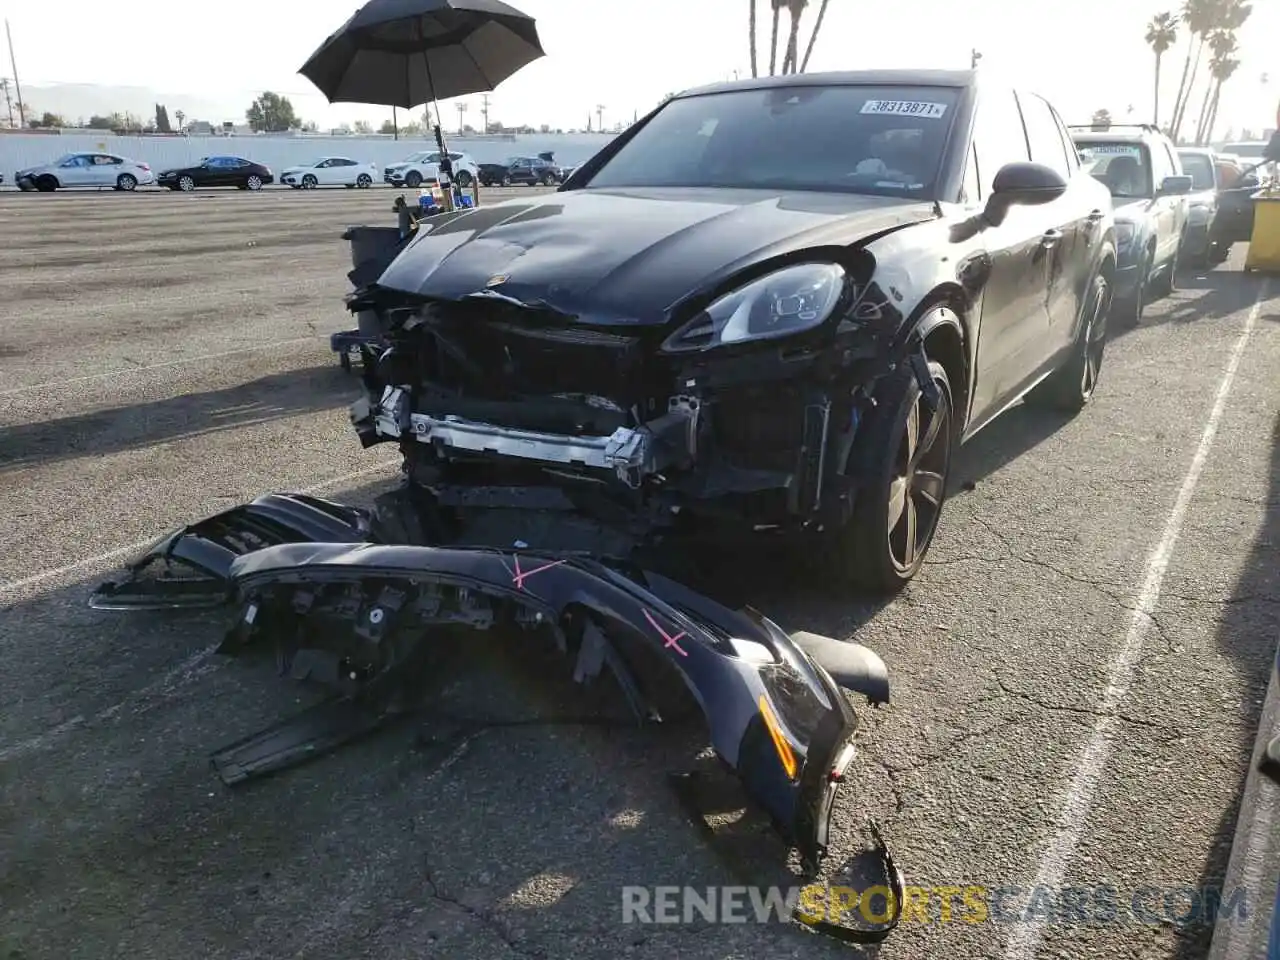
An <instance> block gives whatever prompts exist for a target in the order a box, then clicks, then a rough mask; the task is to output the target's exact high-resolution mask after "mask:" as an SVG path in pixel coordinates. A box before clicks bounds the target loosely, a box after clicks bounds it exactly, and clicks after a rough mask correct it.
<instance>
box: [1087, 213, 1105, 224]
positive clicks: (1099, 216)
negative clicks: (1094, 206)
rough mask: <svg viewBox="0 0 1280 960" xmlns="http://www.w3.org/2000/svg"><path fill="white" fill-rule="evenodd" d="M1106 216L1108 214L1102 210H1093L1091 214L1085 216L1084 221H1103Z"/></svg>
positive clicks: (1092, 222) (1089, 222) (1090, 222)
mask: <svg viewBox="0 0 1280 960" xmlns="http://www.w3.org/2000/svg"><path fill="white" fill-rule="evenodd" d="M1105 216H1106V214H1105V213H1103V212H1102V211H1101V210H1091V211H1090V212H1089V215H1088V216H1087V217H1085V218H1084V222H1085V223H1088V224H1094V223H1101V222H1102V218H1103V217H1105Z"/></svg>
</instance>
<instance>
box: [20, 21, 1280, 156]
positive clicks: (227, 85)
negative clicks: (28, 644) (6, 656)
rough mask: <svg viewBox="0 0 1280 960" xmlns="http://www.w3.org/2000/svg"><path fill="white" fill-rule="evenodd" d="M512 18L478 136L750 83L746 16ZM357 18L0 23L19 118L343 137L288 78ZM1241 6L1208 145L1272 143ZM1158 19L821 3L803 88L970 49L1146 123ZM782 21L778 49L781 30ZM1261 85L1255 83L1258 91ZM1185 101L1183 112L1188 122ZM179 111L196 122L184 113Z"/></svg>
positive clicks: (363, 116) (996, 66) (1069, 101)
mask: <svg viewBox="0 0 1280 960" xmlns="http://www.w3.org/2000/svg"><path fill="white" fill-rule="evenodd" d="M758 2H759V5H760V7H761V13H760V28H759V31H758V37H759V39H758V47H759V50H760V59H761V64H760V66H761V72H762V73H763V72H767V70H768V48H769V19H768V17H767V16H766V15H765V12H764V11H765V8H767V6H768V3H767V0H758ZM514 3H515V5H516V6H518V7H519V8H520V9H522V10H523V11H524V12H526V13H528V14H529V15H531V16H533V17H535V18H536V19H537V22H538V31H539V35H540V36H541V38H542V42H543V48H544V49H545V51H546V54H547V56H546V57H544V58H542V59H541V60H538V61H535V62H534V63H532V64H530V65H529V66H527V67H525V68H524V69H523V70H521V71H520V72H519V73H517V74H515V76H513V77H512V78H510V79H509V80H507V81H506V82H505V83H503V84H502V85H500V86H499V87H498V89H497V90H496V91H495V92H494V93H492V94H491V95H490V109H489V116H490V119H491V120H497V121H500V122H502V123H504V124H508V125H515V124H530V125H533V126H539V125H541V124H549V125H550V126H551V127H552V128H557V127H559V128H564V129H571V128H582V127H584V126H585V125H586V123H587V118H588V115H589V114H590V115H591V117H592V118H593V122H594V117H595V108H596V106H597V105H598V104H599V105H603V106H604V111H603V117H604V123H605V126H606V127H612V126H613V125H614V124H615V123H618V122H620V121H623V122H629V121H630V120H631V119H632V117H633V116H634V115H635V114H636V113H641V114H643V113H644V112H645V111H646V110H648V109H650V108H651V107H653V106H654V105H656V104H657V102H658V101H660V100H661V98H662V97H663V96H664V95H665V94H666V93H668V92H673V91H677V90H680V89H683V88H686V87H690V86H696V85H699V84H702V83H707V82H714V81H717V80H723V79H731V78H732V77H733V75H734V72H735V71H737V72H738V73H739V75H741V76H748V75H749V74H750V60H749V56H748V42H747V9H748V6H747V3H746V2H744V0H645V2H643V3H627V2H624V0H514ZM357 5H358V4H356V3H354V2H353V0H308V2H307V3H305V4H287V3H265V4H251V5H250V6H249V7H246V8H244V10H243V11H242V12H243V13H245V14H247V15H246V16H240V15H234V14H232V13H231V12H230V11H228V15H226V16H220V15H202V16H200V17H198V18H197V19H195V20H192V19H188V18H184V17H181V16H179V17H178V18H177V19H174V18H172V17H165V16H157V15H156V11H155V10H154V9H150V8H148V9H147V11H146V12H145V13H142V12H140V13H139V15H136V16H134V15H125V16H121V12H122V8H121V6H120V5H119V4H118V3H106V2H102V0H63V2H62V3H60V4H59V11H60V13H59V17H58V24H57V25H56V26H53V25H51V22H50V21H49V19H48V17H47V15H46V13H45V12H44V10H43V9H42V7H41V6H40V5H39V4H31V3H21V4H19V3H16V2H14V0H0V15H3V16H4V17H6V18H7V19H8V20H9V23H10V28H11V30H12V36H13V47H14V53H15V55H16V60H17V70H18V77H19V79H20V81H21V82H22V84H23V87H24V92H25V94H26V100H27V102H28V104H29V107H30V108H33V109H36V110H39V109H40V106H41V105H40V90H39V89H38V88H39V87H40V86H42V85H48V84H55V83H93V84H103V85H112V86H117V87H120V86H133V87H145V88H148V91H147V92H148V93H149V92H152V91H153V92H155V93H156V94H157V95H159V94H163V96H164V98H165V102H166V105H167V107H168V109H169V113H170V115H171V116H172V115H173V113H174V112H175V111H176V110H182V109H184V100H185V101H189V102H190V104H192V105H194V106H195V107H196V108H198V111H199V112H209V113H213V112H216V111H219V110H220V111H221V112H222V116H200V117H199V119H208V120H213V121H221V120H234V121H237V122H243V117H244V110H245V108H246V107H247V106H248V104H249V103H250V102H251V101H252V100H253V98H254V97H255V96H256V95H258V94H259V93H261V92H262V91H263V90H274V91H276V92H279V93H283V94H285V95H286V96H288V97H289V98H290V100H291V101H292V102H293V105H294V107H295V109H296V111H297V112H298V114H299V115H300V116H301V117H302V118H303V119H304V120H308V121H314V122H316V123H317V124H318V125H319V126H320V128H321V129H327V128H330V127H336V126H338V125H340V124H342V123H344V122H345V123H352V122H354V121H356V120H368V121H370V122H372V123H373V124H374V125H375V126H377V125H379V124H381V122H382V121H383V120H385V119H389V117H390V110H389V109H387V108H384V107H368V106H362V105H351V104H335V105H332V106H331V105H328V104H327V103H326V101H325V99H324V98H323V97H322V96H321V95H319V93H318V92H317V91H316V90H315V89H314V88H313V87H312V86H311V84H310V82H309V81H308V80H306V79H305V78H304V77H302V76H301V75H299V74H298V73H297V72H296V71H297V69H298V68H299V67H300V66H301V65H302V64H303V62H304V61H305V60H306V59H307V57H308V56H309V55H310V54H311V52H312V51H313V50H314V49H315V48H316V47H317V46H318V45H319V44H320V43H321V42H323V40H324V39H325V38H326V37H327V36H328V35H329V33H331V32H332V31H333V30H335V29H337V28H338V27H339V26H340V25H341V24H342V23H343V22H344V21H345V20H346V19H347V18H348V17H349V16H350V15H351V14H352V13H353V12H354V10H355V9H356V6H357ZM817 6H818V0H811V3H810V11H809V13H808V14H807V15H806V17H805V20H804V21H802V23H803V26H802V30H801V46H802V49H803V45H804V43H805V42H807V38H808V31H809V29H811V28H812V24H813V20H814V19H815V14H816V10H817ZM126 7H127V5H126ZM1253 7H1254V12H1253V16H1252V17H1251V19H1250V20H1249V22H1248V23H1247V24H1246V26H1245V28H1244V30H1243V31H1242V33H1241V38H1240V39H1241V51H1240V54H1239V56H1240V58H1241V60H1242V63H1241V66H1240V68H1239V70H1238V71H1237V73H1236V75H1235V77H1234V78H1233V79H1232V81H1231V82H1230V83H1228V84H1227V85H1226V87H1225V88H1224V90H1223V97H1222V104H1221V107H1220V109H1219V128H1220V131H1221V130H1225V129H1226V128H1229V127H1230V128H1236V129H1239V128H1240V127H1251V128H1254V129H1261V128H1270V127H1274V126H1276V112H1277V107H1278V106H1280V44H1277V43H1275V38H1277V37H1280V0H1253ZM1168 9H1176V4H1174V3H1173V2H1172V0H1071V2H1063V0H1033V2H1029V3H1011V2H1009V0H894V2H892V3H879V2H877V3H872V2H871V0H830V6H829V7H828V11H827V15H826V19H825V22H824V23H823V26H822V32H821V34H820V35H819V38H818V41H817V45H816V46H815V48H814V52H813V57H812V59H811V60H810V63H809V71H808V72H810V73H813V72H817V71H821V70H839V69H858V68H876V67H889V66H918V67H941V68H949V67H966V66H968V64H969V57H970V51H971V49H973V48H975V47H976V48H977V49H978V50H980V51H981V52H982V54H983V59H982V66H983V68H984V69H988V70H991V71H993V72H995V71H999V72H1001V73H1004V74H1007V75H1009V76H1011V77H1014V78H1019V79H1020V80H1021V81H1022V82H1023V83H1024V84H1025V85H1027V86H1030V87H1032V88H1034V89H1037V90H1038V91H1039V92H1041V93H1042V94H1044V95H1045V96H1046V97H1047V98H1049V99H1050V100H1051V101H1052V102H1053V103H1054V104H1055V105H1056V106H1057V107H1058V109H1059V111H1060V112H1061V113H1062V114H1063V115H1064V118H1065V119H1066V120H1067V122H1068V123H1084V122H1087V121H1088V119H1089V117H1090V116H1092V114H1093V112H1094V111H1095V110H1097V109H1100V108H1106V109H1108V110H1110V111H1111V113H1112V115H1113V116H1114V117H1115V118H1116V120H1124V119H1131V120H1134V121H1139V120H1149V119H1151V116H1152V99H1153V70H1152V63H1153V58H1152V55H1151V52H1150V49H1149V48H1148V47H1147V46H1146V44H1145V43H1144V41H1143V33H1144V28H1145V24H1146V22H1147V21H1148V20H1149V19H1150V17H1151V16H1152V15H1153V14H1155V13H1157V12H1159V11H1161V10H1168ZM209 12H210V11H208V10H206V14H208V13H209ZM782 22H783V31H784V33H783V40H782V41H780V46H781V45H782V42H784V41H785V29H786V23H787V18H786V16H785V14H784V16H783V19H782ZM1267 38H1271V41H1272V42H1271V43H1270V44H1268V43H1267V42H1266V41H1267ZM1184 50H1185V47H1184V46H1183V44H1182V43H1180V44H1179V46H1178V47H1176V48H1175V49H1174V50H1172V51H1170V53H1169V54H1167V55H1166V57H1165V67H1164V80H1165V82H1164V84H1163V87H1164V92H1163V93H1162V95H1161V103H1162V111H1167V109H1168V108H1169V107H1170V106H1171V105H1172V103H1173V98H1174V94H1175V92H1176V88H1177V84H1178V78H1179V73H1180V72H1181V68H1182V61H1183V56H1184ZM6 54H7V51H3V50H0V76H3V75H6V74H10V73H11V72H12V71H11V70H10V66H9V63H8V59H7V56H6ZM780 59H781V53H780V54H779V60H780ZM1203 72H1204V70H1203V69H1202V73H1203ZM1264 74H1269V75H1270V81H1269V82H1268V83H1264V82H1263V75H1264ZM1200 96H1201V94H1197V95H1196V96H1195V98H1194V100H1193V105H1194V112H1195V113H1198V110H1199V103H1200ZM465 102H466V103H467V104H468V111H467V113H466V115H465V119H466V121H467V122H468V123H471V124H473V125H475V126H479V122H478V121H479V109H480V104H479V98H478V97H470V98H465ZM0 106H2V105H0ZM1130 108H1132V112H1130ZM184 112H185V113H186V114H187V116H188V118H189V119H196V118H197V116H196V113H194V112H193V110H191V109H186V110H184ZM441 112H442V119H443V122H444V124H445V126H446V128H447V129H456V128H457V126H458V120H459V114H458V112H457V109H456V105H455V104H450V103H443V104H441Z"/></svg>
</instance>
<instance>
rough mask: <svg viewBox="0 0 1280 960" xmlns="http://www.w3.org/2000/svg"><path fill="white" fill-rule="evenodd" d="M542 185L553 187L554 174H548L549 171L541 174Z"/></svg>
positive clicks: (554, 183) (554, 181)
mask: <svg viewBox="0 0 1280 960" xmlns="http://www.w3.org/2000/svg"><path fill="white" fill-rule="evenodd" d="M542 185H543V186H544V187H554V186H555V185H556V178H555V176H554V175H553V174H550V173H548V174H546V175H545V176H543V178H542Z"/></svg>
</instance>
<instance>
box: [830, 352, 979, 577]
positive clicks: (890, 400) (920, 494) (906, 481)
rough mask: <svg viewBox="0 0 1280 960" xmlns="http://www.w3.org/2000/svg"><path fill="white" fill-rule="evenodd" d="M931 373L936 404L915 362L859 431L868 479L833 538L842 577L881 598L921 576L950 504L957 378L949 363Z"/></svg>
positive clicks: (861, 468) (889, 384)
mask: <svg viewBox="0 0 1280 960" xmlns="http://www.w3.org/2000/svg"><path fill="white" fill-rule="evenodd" d="M928 369H929V376H930V378H931V380H932V381H933V384H934V386H935V387H936V388H937V390H936V397H937V404H936V407H931V406H930V404H929V402H928V399H927V398H926V397H925V396H924V395H923V393H922V392H921V389H920V384H919V383H918V382H917V380H916V376H915V373H914V371H913V370H912V368H911V366H910V365H909V364H902V365H900V366H899V368H898V370H897V372H896V373H894V374H893V375H891V377H890V378H889V379H887V380H886V381H885V383H884V386H883V388H882V390H881V391H880V394H879V396H877V404H876V406H875V407H873V408H872V410H871V412H870V413H869V414H868V416H867V420H866V423H865V424H864V426H863V427H862V428H861V429H860V430H859V433H861V434H862V436H861V437H860V438H859V440H858V447H857V448H856V450H857V452H855V454H854V457H855V458H857V459H858V460H860V461H861V463H854V464H851V466H853V467H854V468H855V472H856V473H857V474H859V475H861V476H863V477H865V478H866V481H865V483H864V484H863V486H862V487H861V488H860V489H859V490H858V492H857V494H856V496H857V501H856V502H855V504H854V509H853V516H852V517H851V518H850V520H849V523H848V525H847V526H846V527H845V528H844V529H843V530H838V531H835V532H834V533H833V534H832V539H833V541H834V542H833V543H832V548H833V549H832V556H831V560H832V568H833V572H834V573H835V574H836V576H837V577H838V579H839V580H841V581H844V582H848V583H851V584H853V585H855V586H857V587H860V588H863V589H866V590H869V591H871V592H873V593H876V594H881V595H886V594H893V593H897V592H898V591H899V590H901V589H902V588H903V587H904V586H906V585H907V584H908V583H909V582H911V580H912V578H914V577H915V575H916V574H917V573H918V572H919V571H920V568H921V567H922V566H923V565H924V560H925V555H926V554H927V553H928V551H929V547H930V546H931V545H932V543H933V536H934V533H935V532H936V531H937V529H938V521H939V519H940V518H941V516H942V504H943V502H944V501H945V500H946V495H947V480H948V477H949V476H950V471H951V446H952V442H953V441H954V438H955V436H956V429H955V423H954V408H953V400H952V393H951V381H950V380H949V379H948V378H947V372H946V370H945V369H943V366H942V364H940V363H937V362H936V361H930V362H929V364H928Z"/></svg>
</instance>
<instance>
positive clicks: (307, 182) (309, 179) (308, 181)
mask: <svg viewBox="0 0 1280 960" xmlns="http://www.w3.org/2000/svg"><path fill="white" fill-rule="evenodd" d="M319 185H320V182H319V181H318V180H316V178H315V177H314V176H312V175H311V174H309V173H308V174H307V175H306V176H305V177H303V178H302V189H303V190H314V189H315V188H316V187H318V186H319Z"/></svg>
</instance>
